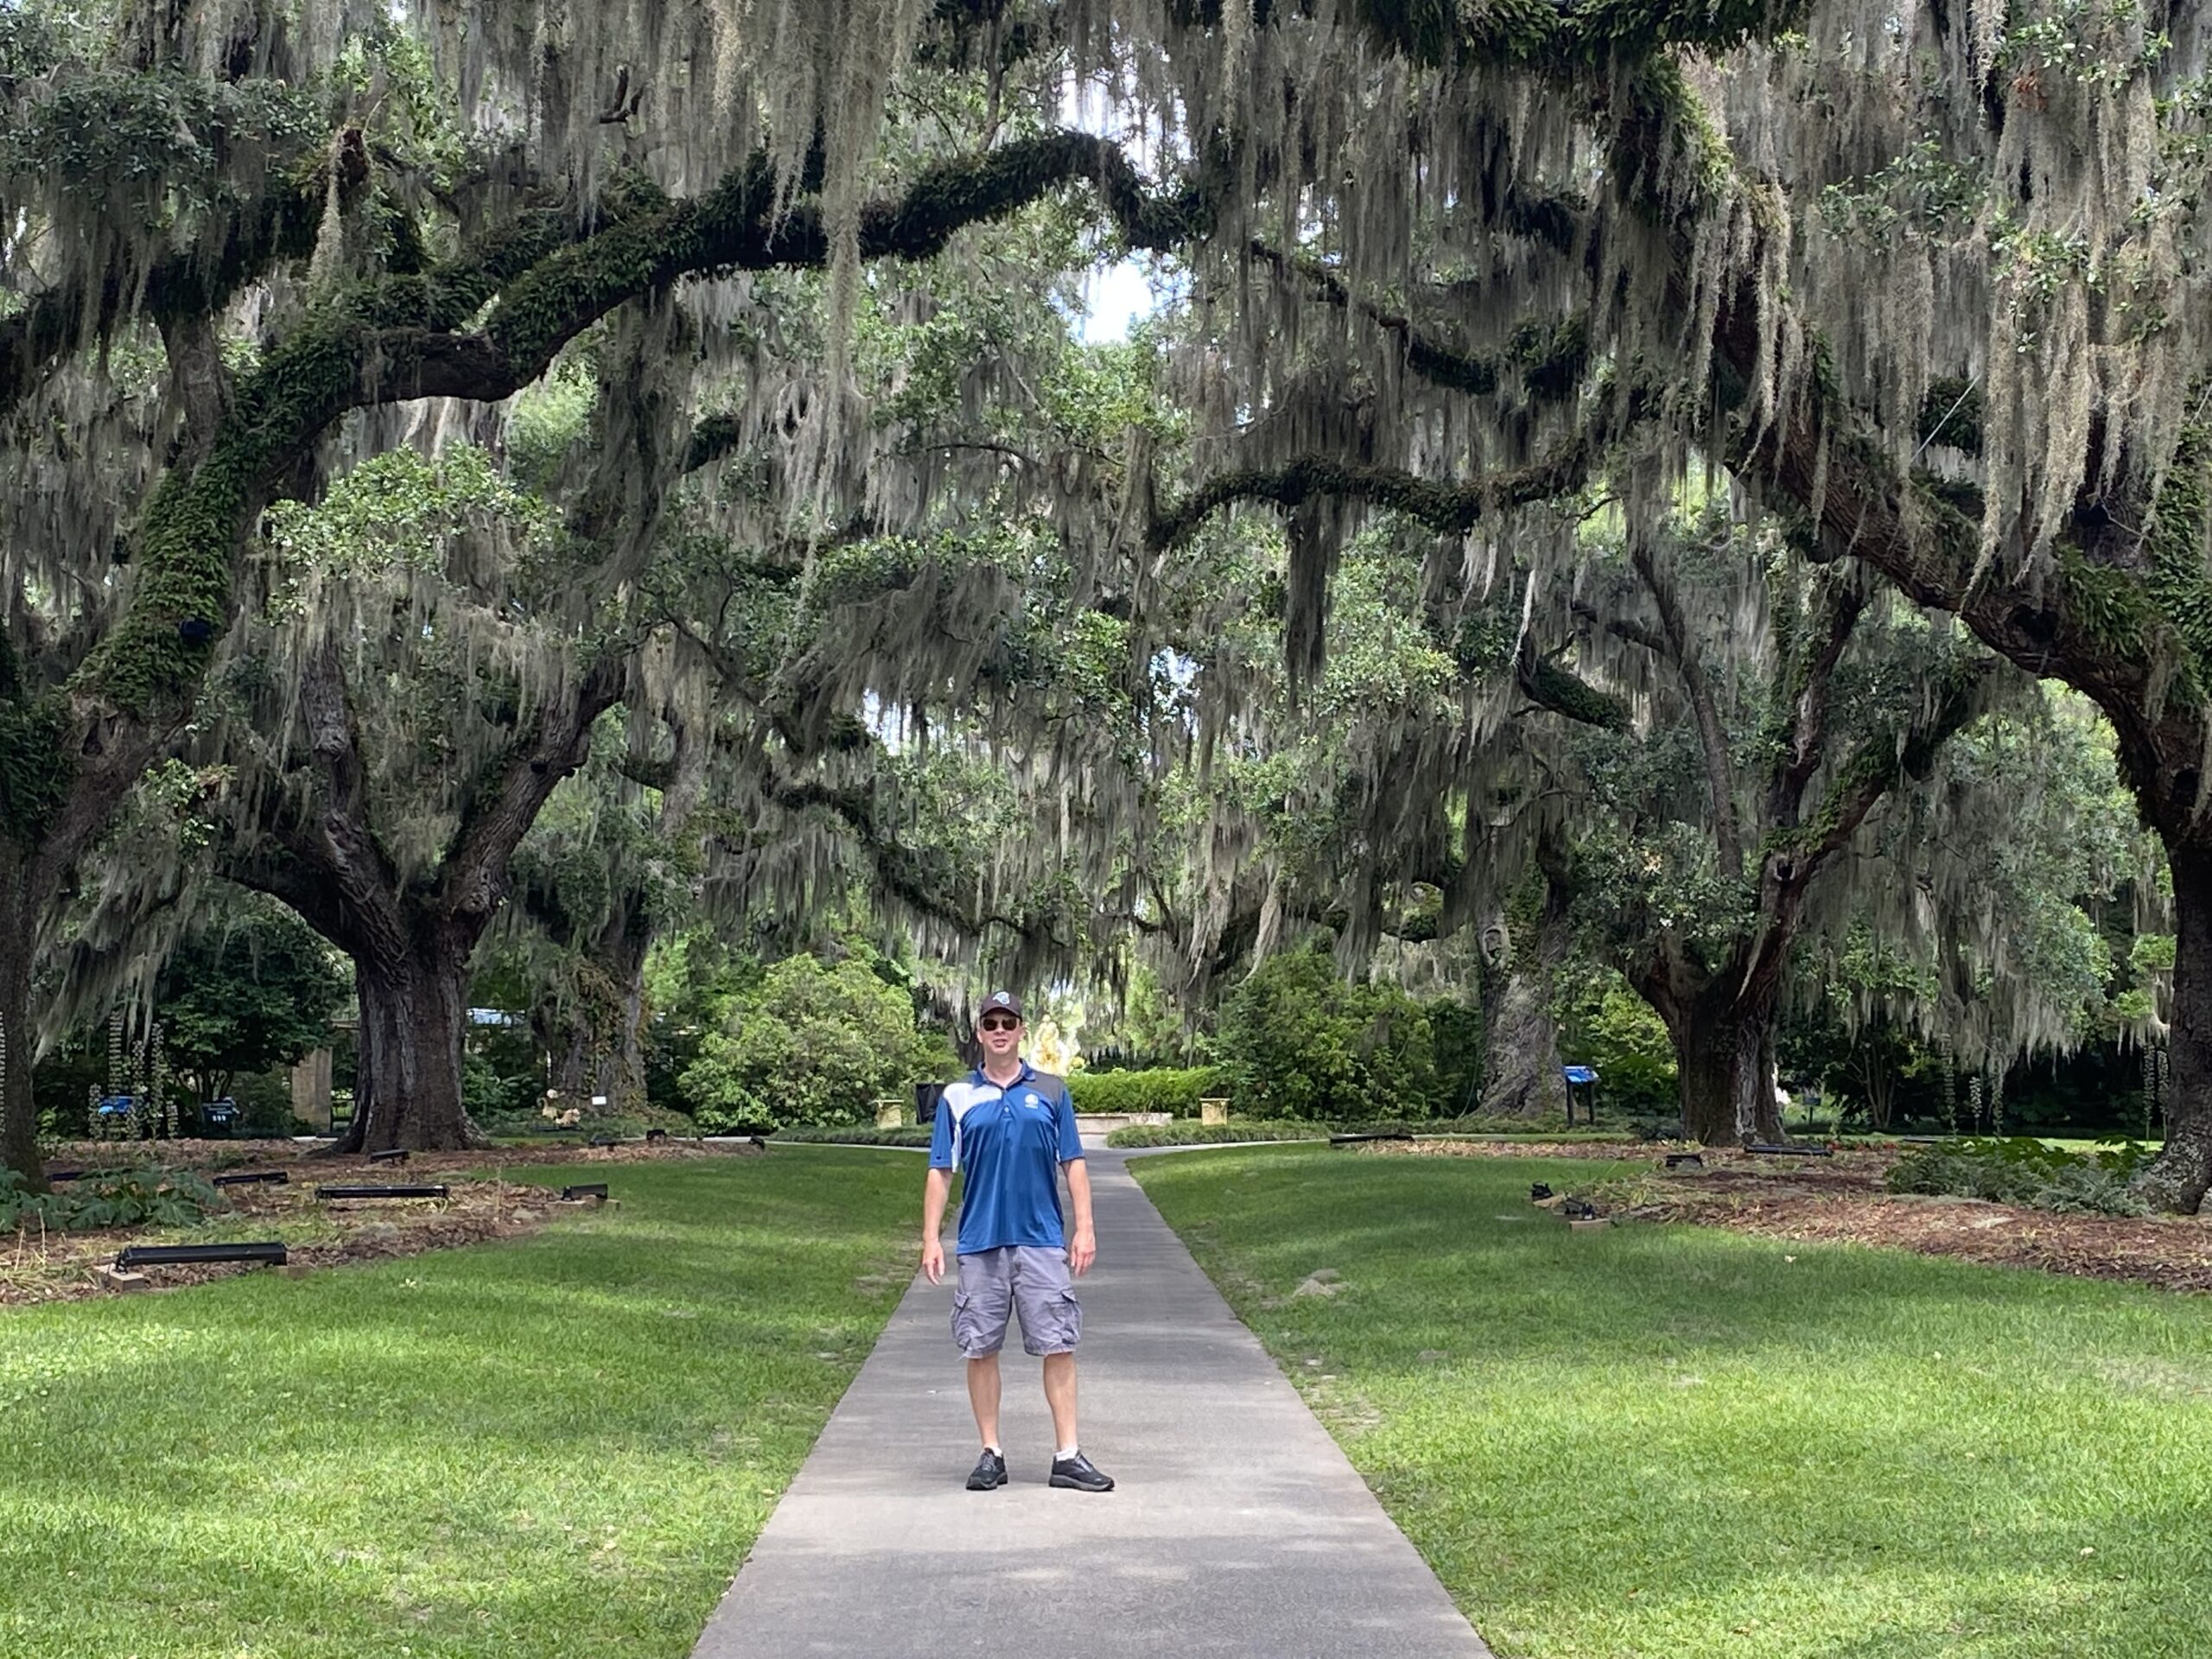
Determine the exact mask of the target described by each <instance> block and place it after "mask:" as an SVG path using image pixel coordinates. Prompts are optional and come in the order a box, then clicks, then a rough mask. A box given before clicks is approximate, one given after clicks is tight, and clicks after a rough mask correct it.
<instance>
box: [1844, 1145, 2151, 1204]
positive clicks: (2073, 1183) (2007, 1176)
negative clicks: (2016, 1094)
mask: <svg viewBox="0 0 2212 1659" xmlns="http://www.w3.org/2000/svg"><path fill="white" fill-rule="evenodd" d="M2146 1156H2148V1153H2147V1150H2146V1149H2145V1147H2142V1146H2139V1145H2138V1144H2136V1143H2134V1142H2132V1141H2131V1142H2127V1143H2125V1144H2122V1145H2118V1146H2114V1147H2109V1148H2107V1149H2105V1150H2102V1151H2099V1152H2097V1153H2094V1154H2088V1153H2076V1152H2067V1151H2065V1150H2063V1149H2062V1148H2060V1147H2052V1146H2046V1145H2045V1144H2044V1142H2042V1141H2037V1140H2032V1139H2030V1138H2027V1137H2025V1136H2021V1137H2006V1138H2004V1139H1996V1138H1991V1137H1982V1138H1978V1139H1970V1140H1961V1141H1939V1142H1938V1143H1936V1145H1934V1146H1926V1147H1914V1148H1913V1149H1912V1150H1911V1151H1910V1152H1908V1153H1906V1154H1905V1155H1904V1157H1902V1158H1900V1159H1898V1160H1897V1162H1896V1163H1895V1164H1893V1165H1891V1167H1890V1173H1889V1174H1888V1175H1887V1176H1886V1177H1885V1185H1887V1186H1888V1187H1889V1190H1890V1191H1891V1192H1924V1193H1940V1194H1945V1195H1948V1196H1951V1197H1955V1198H1986V1199H1988V1200H1990V1201H1991V1202H1993V1203H1996V1204H2018V1205H2027V1206H2029V1207H2031V1208H2033V1209H2037V1210H2055V1211H2065V1212H2068V1213H2071V1214H2089V1215H2105V1216H2143V1215H2148V1214H2149V1213H2150V1210H2149V1207H2148V1206H2147V1205H2145V1204H2144V1202H2143V1200H2142V1199H2140V1198H2137V1197H2136V1196H2135V1194H2134V1193H2133V1192H2131V1191H2130V1190H2129V1188H2128V1185H2127V1183H2128V1179H2129V1177H2130V1176H2132V1175H2133V1173H2135V1171H2136V1169H2137V1167H2138V1166H2139V1165H2140V1164H2141V1163H2142V1162H2143V1160H2144V1159H2145V1157H2146Z"/></svg>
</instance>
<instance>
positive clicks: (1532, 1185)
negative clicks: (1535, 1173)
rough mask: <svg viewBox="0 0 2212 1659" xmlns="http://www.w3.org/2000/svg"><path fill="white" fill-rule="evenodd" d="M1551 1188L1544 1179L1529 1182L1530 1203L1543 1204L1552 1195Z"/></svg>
mask: <svg viewBox="0 0 2212 1659" xmlns="http://www.w3.org/2000/svg"><path fill="white" fill-rule="evenodd" d="M1551 1195H1552V1190H1551V1188H1550V1187H1549V1186H1548V1185H1546V1184H1545V1183H1543V1182H1542V1181H1531V1182H1529V1203H1531V1204H1541V1203H1542V1202H1543V1201H1544V1200H1545V1199H1546V1198H1549V1197H1551Z"/></svg>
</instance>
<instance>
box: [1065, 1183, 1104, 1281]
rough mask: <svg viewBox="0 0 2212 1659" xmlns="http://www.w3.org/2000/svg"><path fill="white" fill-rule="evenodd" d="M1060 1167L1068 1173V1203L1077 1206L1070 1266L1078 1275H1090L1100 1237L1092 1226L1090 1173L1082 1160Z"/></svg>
mask: <svg viewBox="0 0 2212 1659" xmlns="http://www.w3.org/2000/svg"><path fill="white" fill-rule="evenodd" d="M1060 1167H1061V1168H1062V1169H1064V1170H1065V1171H1066V1172H1067V1175H1068V1201H1069V1202H1070V1203H1071V1204H1072V1205H1074V1206H1075V1237H1074V1238H1073V1239H1071V1241H1070V1242H1069V1244H1068V1266H1069V1268H1071V1269H1072V1270H1073V1271H1074V1272H1076V1273H1077V1274H1084V1273H1088V1272H1089V1271H1090V1264H1091V1263H1092V1262H1095V1261H1096V1260H1097V1259H1098V1235H1097V1234H1096V1232H1094V1231H1093V1230H1091V1225H1090V1169H1089V1168H1088V1167H1086V1166H1085V1165H1084V1160H1082V1159H1080V1158H1071V1159H1069V1160H1067V1162H1065V1163H1064V1164H1062V1165H1061V1166H1060Z"/></svg>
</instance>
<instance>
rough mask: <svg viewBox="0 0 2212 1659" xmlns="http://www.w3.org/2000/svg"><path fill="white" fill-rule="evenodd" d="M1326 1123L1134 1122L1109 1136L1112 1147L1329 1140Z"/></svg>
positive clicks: (1279, 1119) (1284, 1119)
mask: <svg viewBox="0 0 2212 1659" xmlns="http://www.w3.org/2000/svg"><path fill="white" fill-rule="evenodd" d="M1333 1133H1334V1131H1333V1130H1332V1128H1330V1127H1329V1125H1327V1124H1326V1123H1306V1122H1300V1121H1298V1120H1296V1119H1294V1118H1287V1117H1275V1118H1268V1119H1265V1120H1263V1121H1262V1122H1252V1121H1251V1120H1249V1119H1248V1120H1246V1121H1245V1122H1242V1123H1166V1124H1158V1123H1132V1124H1130V1125H1129V1126H1128V1128H1122V1129H1116V1130H1115V1131H1114V1132H1113V1133H1112V1134H1111V1135H1108V1136H1107V1137H1106V1144H1107V1145H1108V1146H1109V1147H1215V1146H1227V1145H1230V1144H1232V1143H1235V1142H1239V1141H1325V1140H1326V1139H1327V1138H1328V1137H1329V1136H1330V1135H1332V1134H1333Z"/></svg>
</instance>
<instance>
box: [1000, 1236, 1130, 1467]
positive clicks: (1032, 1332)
mask: <svg viewBox="0 0 2212 1659" xmlns="http://www.w3.org/2000/svg"><path fill="white" fill-rule="evenodd" d="M1014 1257H1015V1262H1016V1266H1015V1269H1014V1307H1015V1308H1016V1310H1017V1311H1018V1312H1019V1313H1020V1315H1021V1345H1022V1347H1023V1348H1025V1349H1026V1350H1027V1351H1029V1352H1030V1353H1032V1354H1033V1355H1035V1356H1037V1357H1039V1358H1040V1359H1042V1360H1043V1361H1044V1362H1045V1403H1046V1405H1048V1406H1050V1407H1051V1408H1052V1433H1053V1434H1054V1435H1055V1436H1056V1437H1057V1438H1056V1440H1055V1442H1054V1445H1053V1448H1052V1484H1053V1485H1055V1486H1072V1487H1074V1488H1076V1489H1077V1491H1085V1492H1110V1491H1113V1490H1114V1483H1113V1481H1112V1479H1111V1478H1109V1477H1108V1476H1106V1475H1104V1474H1103V1473H1101V1472H1100V1471H1099V1469H1098V1467H1097V1465H1095V1464H1093V1463H1092V1462H1091V1461H1090V1459H1088V1458H1086V1457H1084V1455H1083V1448H1082V1447H1081V1446H1079V1445H1078V1444H1077V1441H1076V1438H1075V1347H1076V1344H1077V1343H1078V1342H1080V1341H1082V1340H1083V1304H1082V1303H1080V1302H1078V1301H1077V1300H1076V1298H1075V1284H1074V1281H1073V1280H1072V1279H1071V1277H1070V1275H1069V1272H1068V1262H1067V1255H1066V1254H1065V1252H1064V1251H1060V1250H1049V1249H1041V1248H1037V1249H1032V1248H1027V1247H1025V1248H1023V1249H1019V1250H1016V1251H1015V1252H1014Z"/></svg>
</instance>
